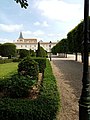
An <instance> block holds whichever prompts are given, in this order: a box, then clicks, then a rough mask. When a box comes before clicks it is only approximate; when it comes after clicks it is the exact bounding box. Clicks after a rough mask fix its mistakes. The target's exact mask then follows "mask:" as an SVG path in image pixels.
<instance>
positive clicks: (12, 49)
mask: <svg viewBox="0 0 90 120" xmlns="http://www.w3.org/2000/svg"><path fill="white" fill-rule="evenodd" d="M0 51H1V56H2V57H8V56H12V57H13V56H15V55H16V46H15V44H13V43H4V44H2V45H0Z"/></svg>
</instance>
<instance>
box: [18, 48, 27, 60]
mask: <svg viewBox="0 0 90 120" xmlns="http://www.w3.org/2000/svg"><path fill="white" fill-rule="evenodd" d="M19 55H20V58H22V59H23V58H24V57H27V56H28V55H29V50H26V49H20V50H19Z"/></svg>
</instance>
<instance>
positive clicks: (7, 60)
mask: <svg viewBox="0 0 90 120" xmlns="http://www.w3.org/2000/svg"><path fill="white" fill-rule="evenodd" d="M12 61H13V60H12V59H3V60H0V64H4V63H10V62H12Z"/></svg>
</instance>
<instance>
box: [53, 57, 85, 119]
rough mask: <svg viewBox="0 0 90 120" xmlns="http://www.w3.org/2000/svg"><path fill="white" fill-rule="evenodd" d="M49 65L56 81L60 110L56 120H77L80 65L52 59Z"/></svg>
mask: <svg viewBox="0 0 90 120" xmlns="http://www.w3.org/2000/svg"><path fill="white" fill-rule="evenodd" d="M51 65H52V68H53V73H54V75H55V77H56V80H57V85H58V89H59V92H60V99H61V102H62V107H61V108H62V109H61V110H60V111H59V113H58V115H57V120H78V119H79V117H78V116H79V107H78V105H79V104H78V101H79V98H80V94H81V88H82V73H83V72H82V69H83V66H82V63H80V62H76V61H74V60H72V57H70V56H69V57H68V58H52V61H51Z"/></svg>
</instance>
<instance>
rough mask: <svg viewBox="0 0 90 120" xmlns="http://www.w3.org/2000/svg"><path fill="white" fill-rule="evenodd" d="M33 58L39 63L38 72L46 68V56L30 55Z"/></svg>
mask: <svg viewBox="0 0 90 120" xmlns="http://www.w3.org/2000/svg"><path fill="white" fill-rule="evenodd" d="M32 59H33V60H35V61H36V62H37V63H38V65H39V72H40V73H43V71H44V70H45V68H46V58H43V57H32Z"/></svg>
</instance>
